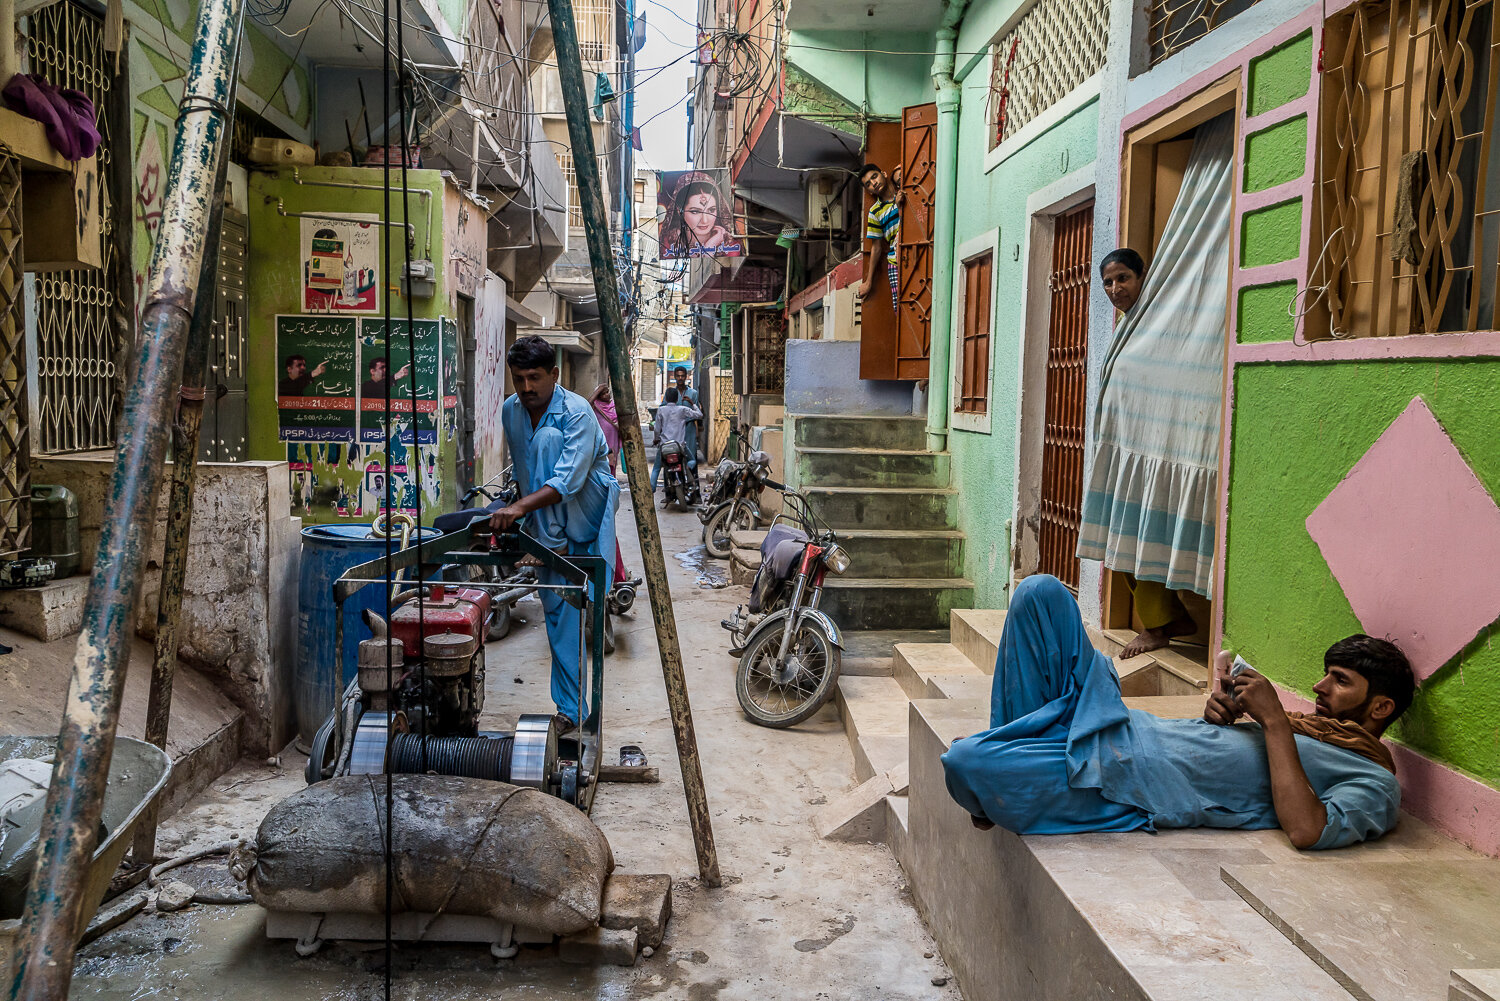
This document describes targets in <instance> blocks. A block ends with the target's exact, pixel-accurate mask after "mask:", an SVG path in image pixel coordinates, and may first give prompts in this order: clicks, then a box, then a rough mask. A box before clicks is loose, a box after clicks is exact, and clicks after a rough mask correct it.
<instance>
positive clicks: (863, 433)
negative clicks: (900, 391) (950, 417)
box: [793, 414, 927, 451]
mask: <svg viewBox="0 0 1500 1001" xmlns="http://www.w3.org/2000/svg"><path fill="white" fill-rule="evenodd" d="M793 423H794V424H795V425H796V432H795V442H796V445H797V447H798V448H900V449H909V450H912V451H916V450H918V449H921V448H924V447H926V444H927V418H925V417H858V416H842V415H840V416H832V415H829V416H825V415H821V414H797V415H794V417H793Z"/></svg>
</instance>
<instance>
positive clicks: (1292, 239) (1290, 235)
mask: <svg viewBox="0 0 1500 1001" xmlns="http://www.w3.org/2000/svg"><path fill="white" fill-rule="evenodd" d="M1301 254H1302V199H1300V198H1294V199H1292V200H1291V201H1289V202H1282V203H1281V204H1280V205H1271V206H1269V207H1267V208H1263V209H1256V210H1255V211H1253V212H1246V213H1245V214H1244V215H1243V216H1242V217H1241V218H1240V267H1242V268H1258V267H1260V266H1261V265H1263V264H1279V263H1280V262H1282V261H1289V260H1291V259H1292V258H1294V257H1298V256H1300V255H1301Z"/></svg>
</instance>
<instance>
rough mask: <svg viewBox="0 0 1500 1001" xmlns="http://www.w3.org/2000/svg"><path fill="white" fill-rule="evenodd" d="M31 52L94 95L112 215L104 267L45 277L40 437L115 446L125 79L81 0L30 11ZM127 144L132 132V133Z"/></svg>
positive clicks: (40, 281) (39, 296) (35, 69)
mask: <svg viewBox="0 0 1500 1001" xmlns="http://www.w3.org/2000/svg"><path fill="white" fill-rule="evenodd" d="M26 51H27V54H28V56H29V58H30V72H32V73H36V74H39V75H41V76H43V77H45V78H46V79H47V80H49V81H50V82H52V83H54V84H56V85H58V86H59V87H67V88H71V89H73V90H79V91H82V92H83V93H84V94H86V95H88V97H89V99H90V100H92V101H93V102H94V109H95V113H96V117H95V124H96V125H97V126H98V128H99V134H100V137H101V140H102V141H101V142H100V144H99V152H98V163H99V174H98V176H99V188H98V191H97V192H96V194H97V199H96V202H95V204H97V205H98V206H99V207H100V211H101V212H102V213H103V217H104V225H103V227H102V228H103V234H102V236H101V239H103V240H104V252H105V253H104V267H103V268H101V269H93V270H79V271H48V272H43V273H40V274H38V275H37V276H36V327H37V331H36V339H37V388H38V390H39V399H38V401H37V413H38V419H39V424H40V427H39V428H38V437H37V440H36V442H35V443H36V445H37V446H39V448H40V451H42V452H79V451H85V450H88V449H95V448H110V447H113V445H114V442H115V419H116V416H117V413H118V407H119V405H120V397H121V383H122V381H123V378H122V377H123V372H122V371H120V370H119V369H118V367H117V365H116V353H117V351H118V350H119V347H120V345H119V344H118V340H117V338H116V336H115V333H114V328H113V326H112V324H111V322H110V313H111V311H112V309H113V307H114V303H115V293H114V290H115V289H117V288H120V287H121V286H122V285H123V284H124V283H125V282H128V281H129V280H130V276H129V274H128V272H127V271H126V267H127V266H128V262H124V261H121V260H119V259H118V256H117V255H116V254H115V253H114V249H115V241H114V240H113V239H111V236H112V230H113V214H112V211H111V205H110V197H109V184H108V183H107V180H106V179H107V178H108V177H109V175H110V161H111V158H112V156H113V137H112V136H111V135H110V129H109V125H110V116H109V115H107V114H105V107H106V105H107V102H108V101H109V100H110V99H111V97H110V87H111V85H112V84H113V83H114V82H115V81H116V80H117V79H120V78H117V77H114V76H112V75H111V73H110V72H109V70H108V69H107V60H108V59H109V56H107V55H106V53H105V51H104V23H103V21H102V20H101V19H100V18H99V17H97V16H95V15H93V14H91V13H89V12H87V11H85V10H84V9H83V8H82V7H80V6H78V5H77V4H76V3H74V2H73V0H63V2H62V3H55V4H52V5H51V6H48V7H43V8H41V9H40V10H36V11H33V12H32V13H31V14H29V15H28V16H27V38H26ZM126 141H127V142H128V139H127V140H126Z"/></svg>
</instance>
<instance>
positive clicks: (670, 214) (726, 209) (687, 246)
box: [656, 169, 745, 261]
mask: <svg viewBox="0 0 1500 1001" xmlns="http://www.w3.org/2000/svg"><path fill="white" fill-rule="evenodd" d="M657 181H658V183H657V186H656V217H657V221H658V223H659V227H660V229H659V231H660V233H661V259H662V260H664V261H680V260H685V259H687V258H690V257H741V256H743V255H744V253H745V247H744V244H743V243H742V242H741V241H740V238H739V236H738V234H737V232H736V226H735V219H734V208H733V205H734V203H733V201H732V200H731V199H730V197H729V171H727V170H723V169H718V170H664V171H661V172H660V173H659V175H658V178H657Z"/></svg>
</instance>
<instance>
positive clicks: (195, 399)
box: [131, 38, 239, 864]
mask: <svg viewBox="0 0 1500 1001" xmlns="http://www.w3.org/2000/svg"><path fill="white" fill-rule="evenodd" d="M238 43H239V39H238V38H236V39H235V44H236V45H238ZM236 75H238V74H236ZM233 116H234V112H233V109H231V110H230V119H229V122H228V123H226V131H228V130H229V129H230V127H232V125H233V123H234V117H233ZM228 181H229V149H228V147H227V146H226V147H225V148H224V149H223V150H222V151H221V152H220V155H219V166H218V170H217V171H216V172H215V174H214V191H213V196H212V198H211V199H210V201H209V219H208V238H207V240H205V241H204V245H203V267H202V268H201V270H200V271H199V273H198V292H197V301H196V302H195V303H194V305H193V322H192V325H191V326H190V327H189V328H188V341H187V348H186V354H185V355H184V356H183V359H182V389H181V391H180V392H179V393H178V403H177V423H176V425H175V426H174V427H173V429H172V473H171V484H172V488H171V489H172V492H171V499H170V500H169V501H168V502H167V537H166V541H165V543H164V544H163V548H162V559H161V590H160V592H159V593H158V595H157V604H156V646H155V650H154V653H155V656H154V658H153V660H152V662H151V691H150V693H149V695H148V696H147V700H146V741H147V743H150V744H154V745H155V746H157V747H159V748H161V749H162V750H163V751H165V750H166V749H167V731H168V729H169V726H170V724H171V719H172V684H173V681H174V680H175V677H176V674H177V646H178V639H177V627H178V625H179V624H180V622H181V619H182V593H183V581H184V579H185V578H186V576H187V558H188V542H189V541H190V537H191V533H192V528H193V495H194V493H195V491H196V488H197V485H198V438H199V432H200V431H201V430H202V428H203V399H204V396H205V394H206V390H207V386H206V383H207V382H208V342H209V335H210V332H211V331H212V330H213V325H214V312H215V310H216V309H217V306H218V303H217V301H216V299H217V296H216V293H217V290H218V270H219V248H220V246H221V245H222V244H223V237H224V189H225V187H226V186H227V185H228ZM160 817H161V800H160V798H159V797H158V798H157V799H155V800H152V801H151V802H150V803H147V804H146V809H144V810H142V811H141V819H140V821H139V822H138V823H137V825H136V831H135V844H134V846H132V848H131V855H132V857H133V858H134V859H135V861H136V862H137V863H146V864H150V862H151V859H152V857H153V856H155V854H156V825H157V821H158V820H159V819H160Z"/></svg>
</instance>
